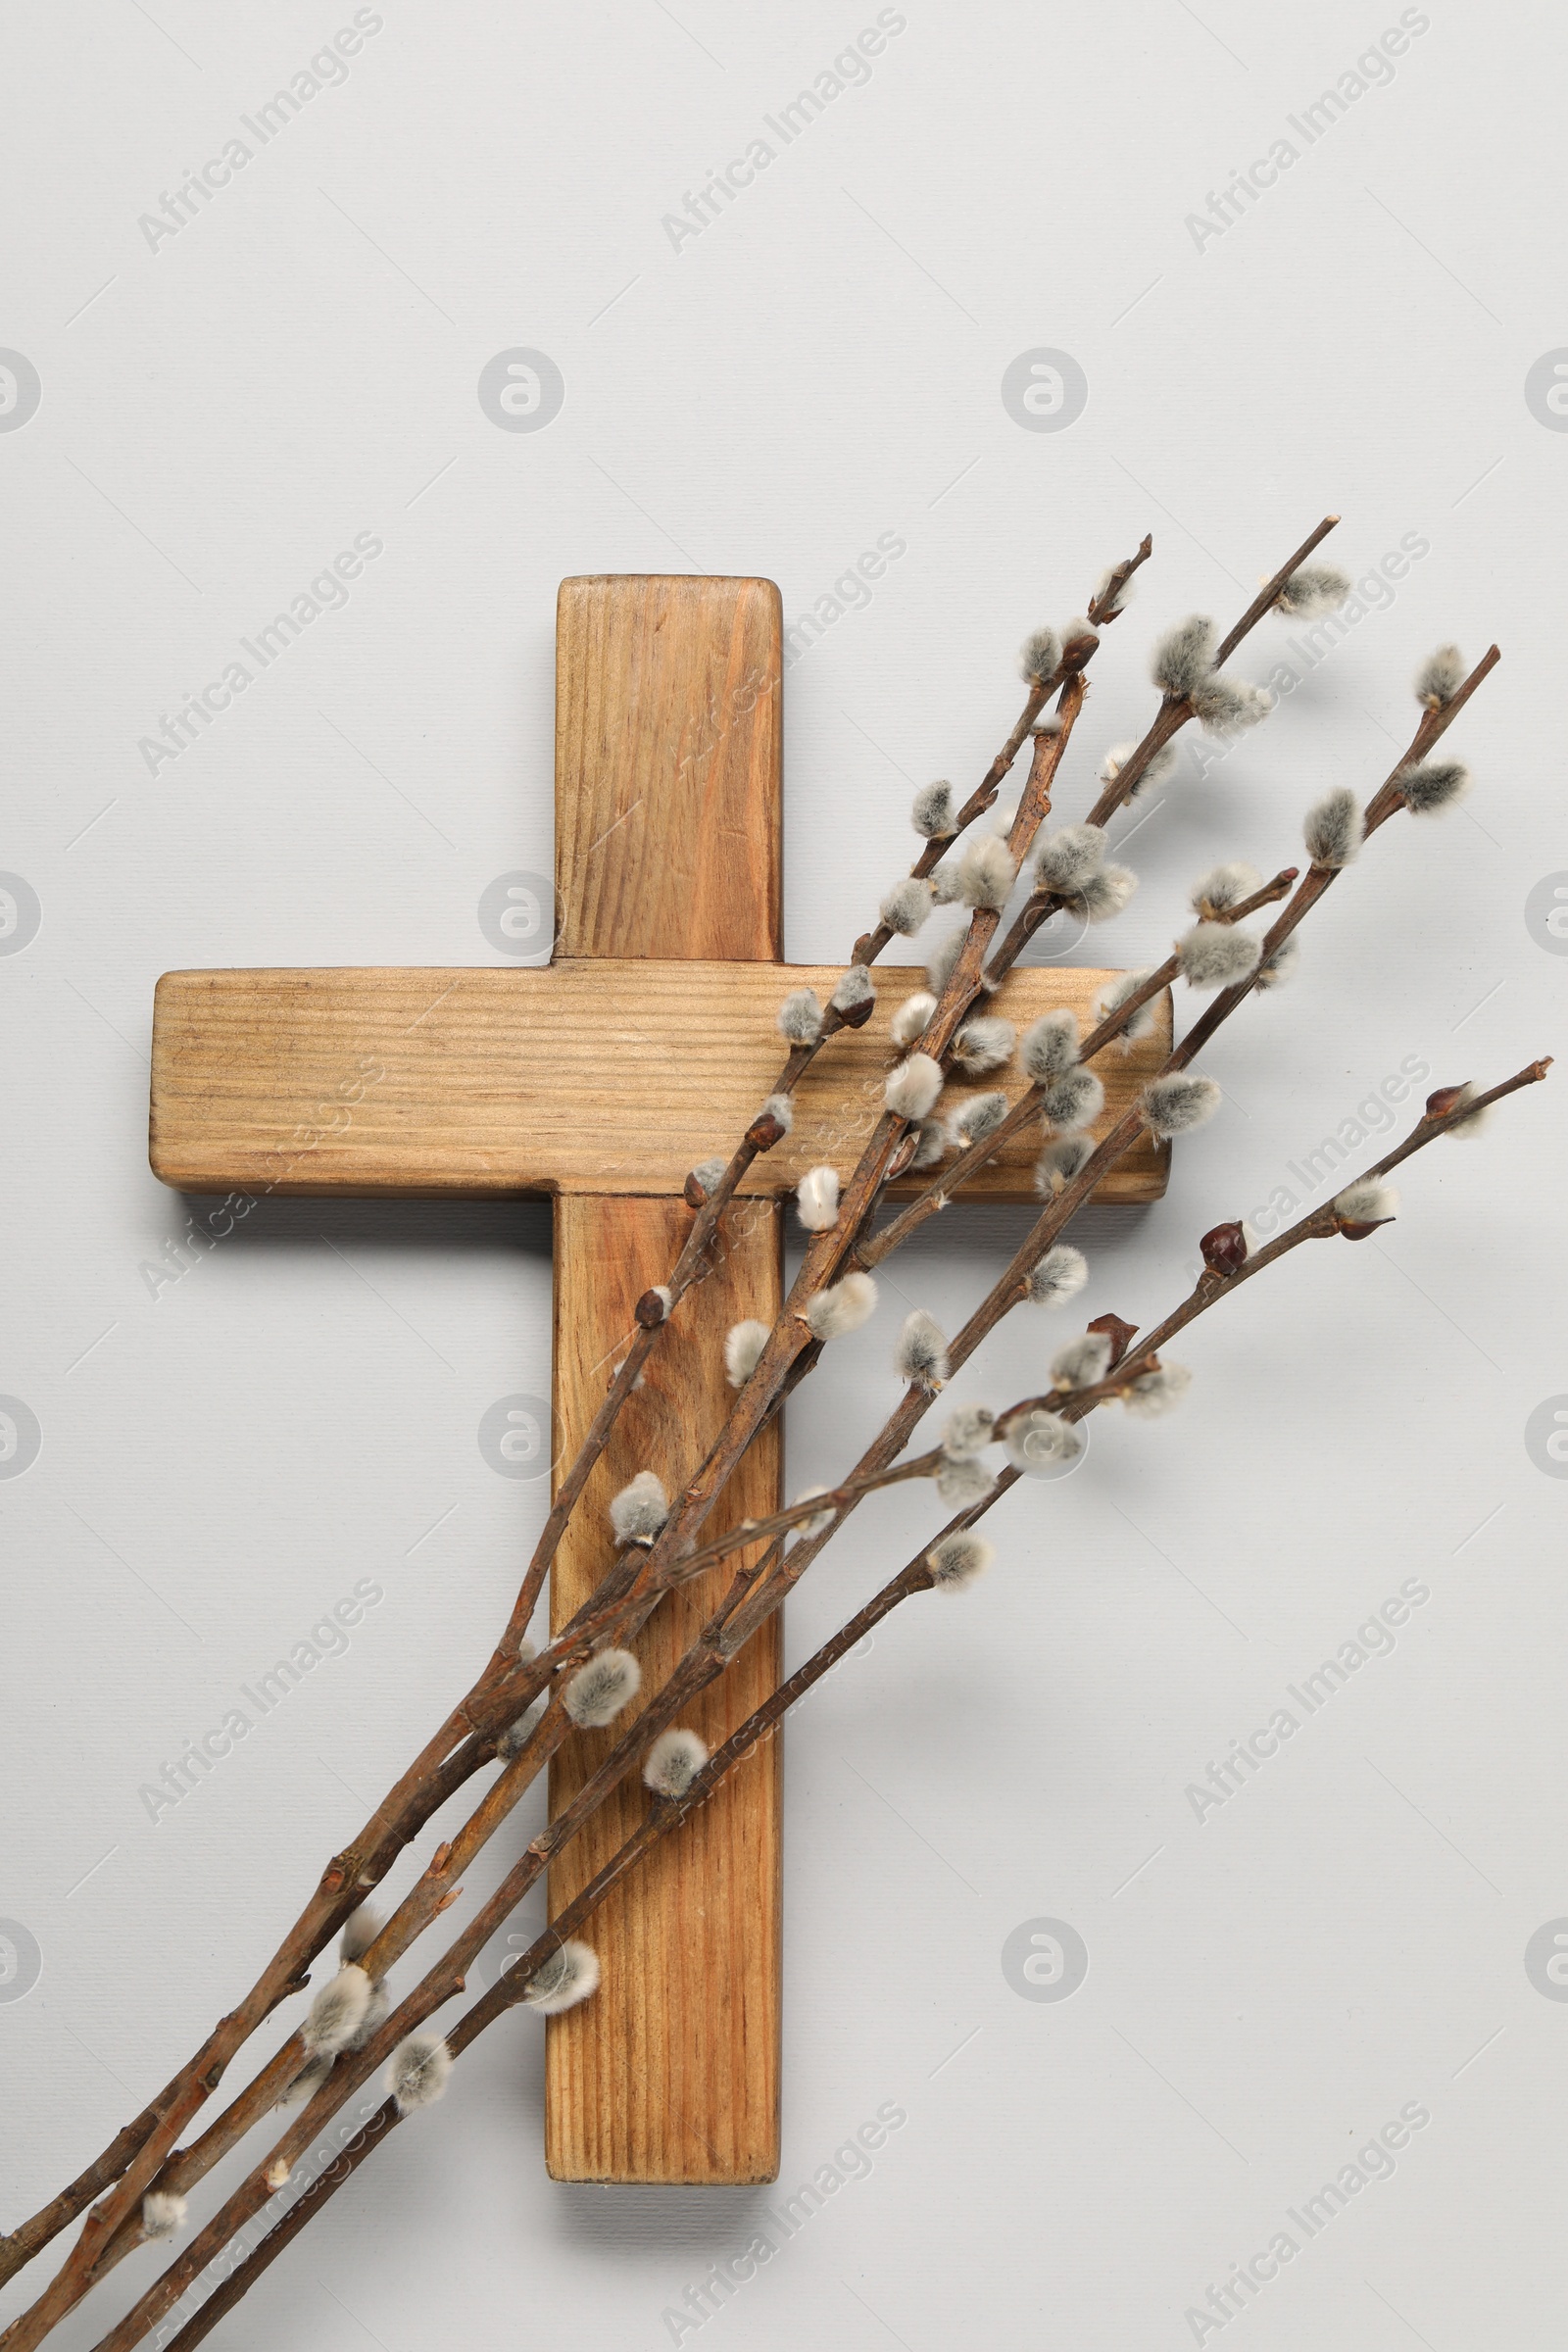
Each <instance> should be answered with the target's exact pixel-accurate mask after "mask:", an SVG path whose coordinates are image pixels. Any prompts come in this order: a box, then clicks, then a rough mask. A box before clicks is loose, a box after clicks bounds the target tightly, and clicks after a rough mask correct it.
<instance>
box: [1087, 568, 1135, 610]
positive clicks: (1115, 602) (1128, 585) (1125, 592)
mask: <svg viewBox="0 0 1568 2352" xmlns="http://www.w3.org/2000/svg"><path fill="white" fill-rule="evenodd" d="M1115 576H1116V566H1115V564H1106V566H1105V568H1104V570H1103V572H1102V573H1101V575H1100V577H1099V579H1098V580H1097V581H1096V582H1095V593H1094V595H1093V596H1092V597H1091V598H1090V599H1089V602H1090V603H1091V604H1092V605H1100V604H1104V601H1105V594H1106V591H1107V590H1108V588H1109V586H1110V583H1111V581H1112V580H1113V579H1114V578H1115ZM1137 593H1138V583H1137V582H1136V580H1123V582H1122V584H1121V586H1120V587H1119V588H1118V589H1117V591H1116V593H1115V595H1114V596H1113V597H1112V598H1111V600H1110V602H1109V604H1108V605H1105V612H1106V614H1107V616H1108V615H1109V614H1110V613H1125V612H1126V610H1127V607H1128V606H1129V605H1130V604H1131V603H1132V600H1133V598H1134V597H1135V596H1136V594H1137Z"/></svg>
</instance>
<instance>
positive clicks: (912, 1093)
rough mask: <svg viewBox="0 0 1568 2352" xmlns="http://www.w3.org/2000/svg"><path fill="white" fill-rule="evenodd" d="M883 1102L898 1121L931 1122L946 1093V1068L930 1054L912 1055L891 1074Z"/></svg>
mask: <svg viewBox="0 0 1568 2352" xmlns="http://www.w3.org/2000/svg"><path fill="white" fill-rule="evenodd" d="M882 1092H883V1100H884V1102H885V1103H887V1106H888V1108H889V1110H891V1111H892V1112H893V1113H894V1114H895V1116H896V1117H898V1118H901V1119H924V1118H928V1117H929V1116H930V1114H931V1112H932V1111H933V1110H934V1109H935V1108H936V1102H937V1097H938V1095H940V1094H941V1092H942V1068H941V1064H940V1063H939V1062H936V1061H933V1059H932V1058H931V1055H930V1054H909V1055H908V1057H907V1060H904V1061H901V1062H900V1064H899V1066H898V1068H897V1069H896V1070H894V1071H892V1072H891V1073H890V1074H889V1077H888V1081H887V1084H886V1086H885V1087H884V1088H883V1090H882Z"/></svg>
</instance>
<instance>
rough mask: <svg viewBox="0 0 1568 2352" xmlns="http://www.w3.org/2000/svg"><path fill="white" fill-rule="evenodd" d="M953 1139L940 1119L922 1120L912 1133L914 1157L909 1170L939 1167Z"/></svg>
mask: <svg viewBox="0 0 1568 2352" xmlns="http://www.w3.org/2000/svg"><path fill="white" fill-rule="evenodd" d="M952 1142H953V1138H952V1137H951V1136H950V1135H949V1133H948V1130H947V1128H946V1126H945V1125H944V1123H943V1121H942V1120H941V1119H922V1120H921V1121H920V1124H919V1126H918V1127H917V1128H916V1129H915V1131H914V1157H913V1158H912V1159H911V1160H910V1162H909V1165H910V1167H911V1168H935V1167H940V1165H941V1163H942V1161H943V1160H944V1159H946V1157H947V1155H948V1152H949V1149H950V1147H951V1145H952Z"/></svg>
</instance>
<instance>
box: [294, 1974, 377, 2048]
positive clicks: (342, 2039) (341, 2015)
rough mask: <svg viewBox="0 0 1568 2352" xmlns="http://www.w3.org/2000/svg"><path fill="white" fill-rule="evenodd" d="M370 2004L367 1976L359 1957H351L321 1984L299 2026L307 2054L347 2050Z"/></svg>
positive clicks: (363, 2020) (362, 2022)
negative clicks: (353, 1958)
mask: <svg viewBox="0 0 1568 2352" xmlns="http://www.w3.org/2000/svg"><path fill="white" fill-rule="evenodd" d="M369 2006H370V1980H369V1978H368V1976H367V1975H366V1973H365V1971H364V1969H363V1968H361V1966H360V1965H359V1962H358V1961H350V1963H349V1965H348V1966H347V1967H346V1968H340V1969H339V1970H338V1972H337V1975H336V1976H335V1977H333V1978H332V1979H331V1980H330V1981H329V1982H328V1983H327V1984H325V1985H322V1986H321V1989H320V1991H319V1993H318V1994H317V1996H316V1998H315V2000H314V2001H313V2002H312V2003H311V2007H310V2014H309V2015H308V2017H307V2018H306V2020H305V2023H304V2025H303V2026H302V2027H301V2028H300V2039H301V2040H302V2041H303V2042H304V2044H305V2048H306V2053H307V2055H308V2056H310V2057H312V2058H315V2057H316V2056H318V2055H319V2053H320V2052H321V2051H323V2050H324V2051H326V2052H327V2053H328V2054H330V2053H331V2052H332V2051H334V2050H346V2049H347V2048H348V2045H349V2043H350V2042H351V2041H352V2039H353V2038H354V2035H355V2034H357V2033H358V2032H359V2030H360V2028H361V2026H362V2025H363V2024H364V2022H365V2013H366V2011H367V2009H368V2007H369Z"/></svg>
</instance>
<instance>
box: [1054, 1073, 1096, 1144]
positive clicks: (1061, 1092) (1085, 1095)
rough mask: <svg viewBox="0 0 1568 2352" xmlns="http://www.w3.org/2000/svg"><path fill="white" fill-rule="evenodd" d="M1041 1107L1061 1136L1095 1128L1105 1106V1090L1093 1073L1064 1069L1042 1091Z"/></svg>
mask: <svg viewBox="0 0 1568 2352" xmlns="http://www.w3.org/2000/svg"><path fill="white" fill-rule="evenodd" d="M1040 1107H1041V1109H1042V1110H1043V1111H1044V1112H1045V1114H1046V1117H1047V1118H1048V1119H1049V1120H1050V1121H1051V1124H1052V1126H1053V1127H1054V1128H1055V1129H1056V1130H1057V1132H1058V1133H1059V1134H1061V1135H1075V1134H1076V1133H1077V1131H1078V1129H1079V1128H1080V1127H1092V1126H1093V1125H1094V1123H1095V1121H1096V1119H1098V1118H1099V1116H1100V1114H1101V1112H1102V1111H1103V1109H1104V1107H1105V1090H1104V1087H1103V1085H1102V1083H1101V1081H1100V1079H1099V1078H1098V1077H1097V1076H1096V1075H1095V1072H1094V1071H1093V1070H1063V1071H1062V1073H1061V1076H1060V1077H1059V1078H1053V1079H1052V1081H1051V1083H1050V1085H1049V1086H1047V1087H1045V1088H1044V1089H1043V1090H1042V1092H1041V1097H1040Z"/></svg>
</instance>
